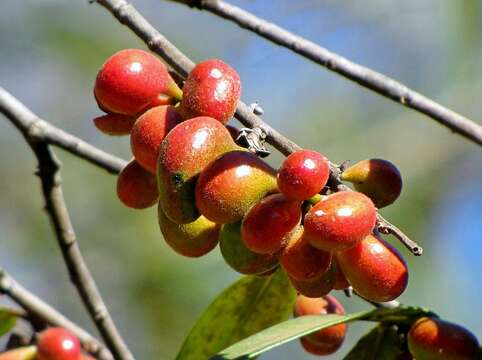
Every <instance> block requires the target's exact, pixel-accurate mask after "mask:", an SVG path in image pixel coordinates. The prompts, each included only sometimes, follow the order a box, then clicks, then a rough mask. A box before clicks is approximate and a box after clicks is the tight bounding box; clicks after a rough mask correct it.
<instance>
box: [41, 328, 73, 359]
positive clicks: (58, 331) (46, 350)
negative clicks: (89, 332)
mask: <svg viewBox="0 0 482 360" xmlns="http://www.w3.org/2000/svg"><path fill="white" fill-rule="evenodd" d="M80 358H81V352H80V342H79V340H78V339H77V338H76V337H75V335H73V334H72V333H71V332H70V331H68V330H66V329H64V328H59V327H53V328H49V329H47V330H45V331H43V332H42V333H40V335H39V339H38V351H37V360H80Z"/></svg>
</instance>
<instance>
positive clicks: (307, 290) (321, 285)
mask: <svg viewBox="0 0 482 360" xmlns="http://www.w3.org/2000/svg"><path fill="white" fill-rule="evenodd" d="M288 279H289V280H290V283H291V285H293V287H294V288H295V289H296V291H298V293H300V294H301V295H304V296H306V297H309V298H319V297H322V296H324V295H327V294H328V293H329V292H330V291H331V290H333V284H334V281H335V278H334V274H333V271H332V270H331V268H330V269H328V271H327V272H326V273H324V274H322V275H321V276H319V277H317V278H315V279H311V280H308V281H300V280H295V279H293V278H291V277H290V276H289V275H288Z"/></svg>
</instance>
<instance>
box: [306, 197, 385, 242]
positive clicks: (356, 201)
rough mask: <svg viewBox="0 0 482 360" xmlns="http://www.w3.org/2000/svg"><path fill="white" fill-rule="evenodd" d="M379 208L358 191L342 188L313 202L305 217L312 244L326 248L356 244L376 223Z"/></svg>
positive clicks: (308, 236) (307, 234)
mask: <svg viewBox="0 0 482 360" xmlns="http://www.w3.org/2000/svg"><path fill="white" fill-rule="evenodd" d="M376 216H377V211H376V209H375V206H374V205H373V203H372V201H371V200H370V199H369V198H368V197H366V196H365V195H363V194H362V193H359V192H356V191H340V192H338V193H335V194H332V195H329V196H326V197H324V198H322V199H321V201H320V202H318V203H317V204H316V205H314V206H313V207H312V208H311V209H310V211H309V212H308V213H307V214H306V216H305V219H304V226H305V236H306V237H307V238H308V240H309V241H310V243H311V245H313V246H315V247H317V248H319V249H322V250H325V251H333V250H343V249H349V248H351V247H353V246H355V245H356V244H357V243H358V242H359V241H361V240H362V239H363V238H364V237H366V236H367V235H369V234H370V233H371V232H372V231H373V228H374V226H375V221H376Z"/></svg>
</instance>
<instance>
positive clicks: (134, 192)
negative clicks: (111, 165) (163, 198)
mask: <svg viewBox="0 0 482 360" xmlns="http://www.w3.org/2000/svg"><path fill="white" fill-rule="evenodd" d="M117 196H118V197H119V199H120V201H122V203H123V204H124V205H125V206H127V207H130V208H134V209H145V208H148V207H150V206H152V205H154V204H155V203H156V202H157V200H158V199H159V192H158V189H157V181H156V176H155V175H154V174H152V173H150V172H149V171H147V170H146V169H144V168H143V167H142V166H140V165H139V163H138V162H137V161H135V160H131V161H130V162H129V163H128V164H127V165H126V166H125V168H123V169H122V171H121V172H120V173H119V176H118V177H117Z"/></svg>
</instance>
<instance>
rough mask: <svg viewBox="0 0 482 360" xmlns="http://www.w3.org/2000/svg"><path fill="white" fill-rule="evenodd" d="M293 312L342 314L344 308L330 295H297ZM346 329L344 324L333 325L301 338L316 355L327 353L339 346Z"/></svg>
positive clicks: (296, 314)
mask: <svg viewBox="0 0 482 360" xmlns="http://www.w3.org/2000/svg"><path fill="white" fill-rule="evenodd" d="M293 314H294V316H295V317H298V316H305V315H325V314H338V315H344V314H345V310H344V309H343V306H342V305H341V304H340V303H339V302H338V301H337V300H336V299H335V298H334V297H333V296H330V295H326V296H323V297H320V298H309V297H306V296H303V295H298V296H297V298H296V302H295V307H294V311H293ZM346 330H347V325H346V324H339V325H334V326H330V327H329V328H326V329H323V330H319V331H316V332H314V333H312V334H310V335H306V336H304V337H303V339H305V342H308V344H309V345H312V347H314V348H315V349H316V354H317V355H328V354H332V353H334V352H335V351H336V350H338V349H339V348H340V346H341V345H342V343H343V340H344V339H345V335H346ZM310 348H311V347H310ZM305 349H306V348H305ZM310 352H311V351H310Z"/></svg>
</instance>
